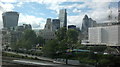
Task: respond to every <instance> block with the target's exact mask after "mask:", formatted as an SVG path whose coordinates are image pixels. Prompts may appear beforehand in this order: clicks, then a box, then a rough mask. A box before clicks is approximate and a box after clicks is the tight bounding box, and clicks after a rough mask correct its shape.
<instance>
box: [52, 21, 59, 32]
mask: <svg viewBox="0 0 120 67" xmlns="http://www.w3.org/2000/svg"><path fill="white" fill-rule="evenodd" d="M58 29H60V20H59V19H53V20H52V31H57V30H58Z"/></svg>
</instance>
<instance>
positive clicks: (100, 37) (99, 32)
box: [83, 25, 120, 46]
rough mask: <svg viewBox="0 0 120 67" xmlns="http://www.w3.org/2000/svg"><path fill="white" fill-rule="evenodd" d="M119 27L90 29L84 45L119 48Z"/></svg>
mask: <svg viewBox="0 0 120 67" xmlns="http://www.w3.org/2000/svg"><path fill="white" fill-rule="evenodd" d="M119 35H120V25H111V26H104V27H90V28H89V37H88V41H87V43H83V44H85V45H106V46H120V36H119Z"/></svg>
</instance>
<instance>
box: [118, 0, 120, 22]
mask: <svg viewBox="0 0 120 67" xmlns="http://www.w3.org/2000/svg"><path fill="white" fill-rule="evenodd" d="M118 22H119V23H120V1H119V2H118Z"/></svg>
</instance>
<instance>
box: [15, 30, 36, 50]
mask: <svg viewBox="0 0 120 67" xmlns="http://www.w3.org/2000/svg"><path fill="white" fill-rule="evenodd" d="M36 43H37V37H36V34H35V32H34V31H33V30H25V31H24V32H23V34H22V37H21V38H20V39H19V40H18V41H17V42H16V44H15V46H14V48H15V49H19V48H22V49H27V50H29V49H31V48H33V47H34V46H35V45H36Z"/></svg>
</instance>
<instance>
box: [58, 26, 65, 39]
mask: <svg viewBox="0 0 120 67" xmlns="http://www.w3.org/2000/svg"><path fill="white" fill-rule="evenodd" d="M66 31H67V30H66V28H65V27H62V28H60V29H59V30H58V31H57V32H56V38H57V39H58V40H59V41H62V40H64V39H66Z"/></svg>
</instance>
